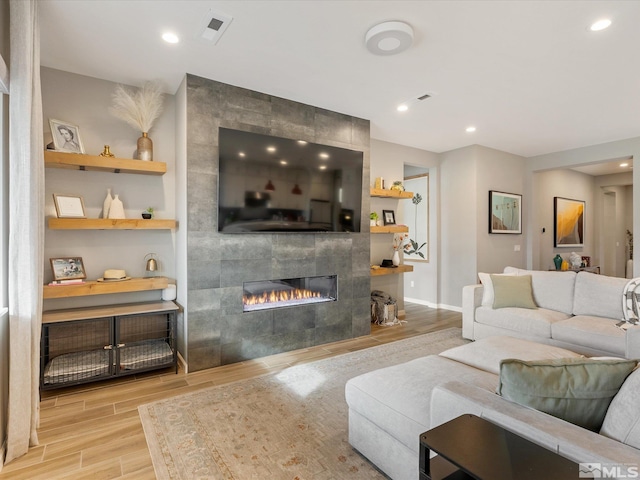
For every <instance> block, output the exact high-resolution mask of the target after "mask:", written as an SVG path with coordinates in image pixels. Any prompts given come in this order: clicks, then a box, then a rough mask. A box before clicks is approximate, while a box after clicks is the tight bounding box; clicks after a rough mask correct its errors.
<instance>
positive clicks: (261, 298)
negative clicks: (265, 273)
mask: <svg viewBox="0 0 640 480" xmlns="http://www.w3.org/2000/svg"><path fill="white" fill-rule="evenodd" d="M242 288H243V293H242V311H243V312H255V311H256V310H266V309H269V308H280V307H292V306H294V305H308V304H312V303H322V302H335V301H336V300H337V299H338V277H337V276H336V275H324V276H318V277H300V278H286V279H280V280H262V281H257V282H244V283H243V284H242Z"/></svg>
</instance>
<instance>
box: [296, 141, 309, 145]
mask: <svg viewBox="0 0 640 480" xmlns="http://www.w3.org/2000/svg"><path fill="white" fill-rule="evenodd" d="M298 143H299V144H300V145H306V144H307V142H306V141H304V140H298Z"/></svg>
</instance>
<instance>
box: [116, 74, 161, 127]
mask: <svg viewBox="0 0 640 480" xmlns="http://www.w3.org/2000/svg"><path fill="white" fill-rule="evenodd" d="M162 95H163V94H162V89H161V85H160V82H157V81H150V82H145V84H144V85H143V86H142V88H140V89H139V90H138V91H136V92H131V91H129V90H127V89H126V88H125V87H123V86H122V85H118V86H117V87H116V90H115V92H113V95H112V99H113V106H112V107H111V108H110V109H109V112H111V114H112V115H113V116H115V117H117V118H119V119H120V120H124V121H125V122H127V123H128V124H129V125H131V126H132V127H134V128H136V129H140V131H141V132H146V133H148V132H149V130H151V127H153V122H155V120H156V119H157V118H158V117H159V116H160V114H161V113H162Z"/></svg>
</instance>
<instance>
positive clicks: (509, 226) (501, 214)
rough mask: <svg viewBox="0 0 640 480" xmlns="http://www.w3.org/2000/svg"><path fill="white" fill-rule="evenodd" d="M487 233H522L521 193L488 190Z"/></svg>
mask: <svg viewBox="0 0 640 480" xmlns="http://www.w3.org/2000/svg"><path fill="white" fill-rule="evenodd" d="M489 233H514V234H522V195H519V194H517V193H505V192H497V191H495V190H489Z"/></svg>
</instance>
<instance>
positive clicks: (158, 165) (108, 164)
mask: <svg viewBox="0 0 640 480" xmlns="http://www.w3.org/2000/svg"><path fill="white" fill-rule="evenodd" d="M44 166H45V167H47V168H66V169H70V170H94V171H99V172H112V173H136V174H139V175H164V174H165V173H167V164H166V163H164V162H146V161H143V160H131V159H127V158H116V157H101V156H99V155H85V154H83V153H66V152H52V151H50V150H45V152H44Z"/></svg>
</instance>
